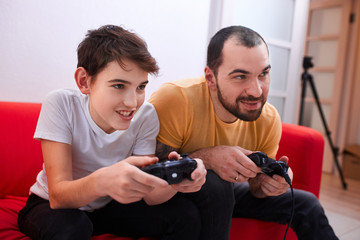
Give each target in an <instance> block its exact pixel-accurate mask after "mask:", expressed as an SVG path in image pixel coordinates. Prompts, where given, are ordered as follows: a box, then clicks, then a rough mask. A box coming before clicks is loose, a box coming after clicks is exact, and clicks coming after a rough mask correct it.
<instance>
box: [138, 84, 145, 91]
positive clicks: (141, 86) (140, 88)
mask: <svg viewBox="0 0 360 240" xmlns="http://www.w3.org/2000/svg"><path fill="white" fill-rule="evenodd" d="M145 87H146V84H143V85H140V86H139V87H138V89H139V90H144V89H145Z"/></svg>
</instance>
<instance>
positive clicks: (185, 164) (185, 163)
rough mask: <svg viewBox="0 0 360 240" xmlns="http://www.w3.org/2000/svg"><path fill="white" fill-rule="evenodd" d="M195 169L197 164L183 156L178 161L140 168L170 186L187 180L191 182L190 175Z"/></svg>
mask: <svg viewBox="0 0 360 240" xmlns="http://www.w3.org/2000/svg"><path fill="white" fill-rule="evenodd" d="M196 167H197V162H196V161H195V160H194V159H192V158H190V157H188V156H185V157H183V158H182V159H180V160H167V161H165V162H158V163H155V164H153V165H149V166H145V167H143V168H141V170H143V171H144V172H146V173H149V174H151V175H154V176H157V177H159V178H162V179H164V180H165V181H167V182H168V183H169V184H170V185H171V184H177V183H180V182H182V180H183V179H185V178H187V179H189V180H191V176H190V175H191V173H192V172H193V171H194V169H195V168H196Z"/></svg>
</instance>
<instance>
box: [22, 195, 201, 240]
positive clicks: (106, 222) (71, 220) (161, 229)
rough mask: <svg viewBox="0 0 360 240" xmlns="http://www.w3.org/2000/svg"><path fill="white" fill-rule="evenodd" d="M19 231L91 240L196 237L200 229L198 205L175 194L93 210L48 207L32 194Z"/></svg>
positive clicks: (39, 236) (36, 235)
mask: <svg viewBox="0 0 360 240" xmlns="http://www.w3.org/2000/svg"><path fill="white" fill-rule="evenodd" d="M18 223H19V227H20V230H21V232H23V233H25V234H26V235H28V236H29V237H31V238H32V239H34V240H35V239H59V240H60V239H61V240H65V239H74V240H82V239H90V238H91V236H93V235H99V234H103V233H112V234H115V235H118V236H124V237H143V236H156V237H160V238H161V239H164V240H165V239H166V240H168V239H177V240H183V239H194V240H195V239H198V238H199V234H200V229H201V221H200V214H199V211H198V209H197V207H196V206H195V205H194V204H193V203H192V202H191V201H190V200H188V199H186V198H183V197H181V196H176V197H174V198H172V199H171V200H169V201H168V202H166V203H164V204H160V205H156V206H148V205H146V203H145V202H144V201H139V202H136V203H132V204H120V203H118V202H116V201H112V202H110V203H109V204H108V205H106V206H105V207H104V208H101V209H98V210H95V211H94V212H85V211H81V210H78V209H57V210H53V209H51V208H50V205H49V201H47V200H44V199H42V198H40V197H38V196H36V195H31V196H30V197H29V199H28V201H27V204H26V206H25V208H24V209H22V210H21V211H20V213H19V219H18Z"/></svg>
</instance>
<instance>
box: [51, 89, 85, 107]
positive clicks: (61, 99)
mask: <svg viewBox="0 0 360 240" xmlns="http://www.w3.org/2000/svg"><path fill="white" fill-rule="evenodd" d="M81 95H82V94H81V92H80V91H77V90H74V89H57V90H53V91H51V92H49V93H48V94H47V95H46V97H45V100H44V102H49V103H53V104H55V103H57V104H66V103H69V102H74V101H77V99H80V98H82V96H81Z"/></svg>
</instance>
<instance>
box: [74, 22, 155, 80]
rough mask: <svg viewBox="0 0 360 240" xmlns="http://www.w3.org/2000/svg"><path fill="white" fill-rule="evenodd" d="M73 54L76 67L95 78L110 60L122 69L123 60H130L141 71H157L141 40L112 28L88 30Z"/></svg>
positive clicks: (115, 27) (119, 28)
mask: <svg viewBox="0 0 360 240" xmlns="http://www.w3.org/2000/svg"><path fill="white" fill-rule="evenodd" d="M77 54H78V64H77V67H83V68H84V69H85V70H86V71H87V73H88V74H89V75H90V76H95V75H96V74H97V73H99V72H100V71H101V70H102V69H104V68H105V67H106V65H107V64H108V63H110V62H112V61H117V62H118V63H119V64H120V66H121V67H122V68H123V69H124V70H126V69H125V65H124V63H123V60H124V59H129V60H132V61H134V62H135V64H137V65H138V66H139V67H140V68H141V69H142V70H144V71H145V72H148V73H152V74H157V73H158V71H159V67H158V66H157V63H156V60H155V59H154V58H153V57H152V56H151V54H150V53H149V51H148V49H147V45H146V43H145V41H144V40H142V39H141V38H140V37H139V36H137V35H136V34H135V33H132V32H129V31H127V30H125V29H123V28H122V27H119V26H115V25H105V26H102V27H100V28H99V29H96V30H89V31H88V33H87V34H86V37H85V39H84V40H83V41H82V42H81V43H80V44H79V46H78V48H77Z"/></svg>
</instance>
